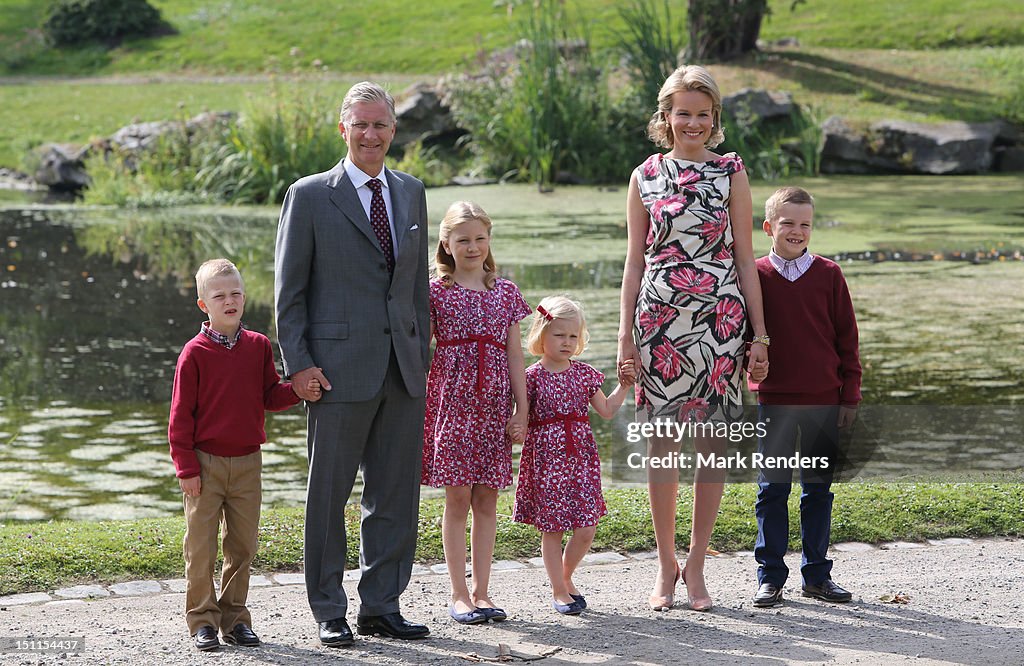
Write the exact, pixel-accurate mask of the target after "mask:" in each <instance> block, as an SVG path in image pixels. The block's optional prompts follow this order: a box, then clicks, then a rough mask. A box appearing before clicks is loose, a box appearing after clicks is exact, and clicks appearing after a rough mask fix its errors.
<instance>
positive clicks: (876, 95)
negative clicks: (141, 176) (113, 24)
mask: <svg viewBox="0 0 1024 666" xmlns="http://www.w3.org/2000/svg"><path fill="white" fill-rule="evenodd" d="M153 4H154V5H155V6H157V7H158V8H159V9H160V10H161V11H162V12H163V16H164V18H165V19H167V20H168V21H170V23H172V24H173V25H174V26H175V27H176V28H177V29H178V31H179V34H177V35H170V36H166V37H160V38H154V39H150V40H135V41H129V42H126V43H124V44H122V45H121V46H120V47H118V48H116V49H113V50H111V51H106V50H103V49H101V48H99V47H96V46H90V47H82V48H75V49H51V48H47V47H45V45H44V44H42V42H41V41H40V39H39V33H38V29H37V27H38V25H39V22H40V20H41V18H42V15H43V12H44V9H45V6H46V3H44V2H38V1H37V0H0V76H4V75H8V76H10V75H17V76H15V77H14V78H8V79H7V80H0V165H2V166H9V167H15V168H22V169H24V168H26V167H27V166H31V165H30V164H26V162H25V156H26V154H27V150H28V149H29V148H30V147H32V146H34V145H37V144H39V143H40V142H45V141H60V142H75V143H80V142H84V141H87V140H89V139H90V138H92V137H100V136H109V135H110V134H111V133H112V132H114V131H115V130H116V129H118V128H119V127H121V126H123V125H125V124H127V123H129V122H132V121H133V120H162V119H167V118H172V117H177V116H178V115H179V114H180V113H182V112H184V113H188V114H192V113H195V112H198V111H201V110H203V109H214V110H233V111H239V110H242V109H244V107H245V100H246V97H247V96H248V95H255V96H260V95H269V94H271V93H272V91H273V88H274V86H275V85H277V84H278V82H279V81H280V80H281V79H282V78H285V77H294V76H309V75H312V74H313V72H314V71H316V72H318V76H319V77H320V78H319V80H321V81H324V82H325V83H326V84H327V85H331V86H333V87H335V88H336V89H337V95H338V97H340V96H341V95H342V94H343V93H344V90H346V89H347V87H348V86H349V85H350V84H351V83H352V82H353V81H355V80H359V79H362V78H372V79H374V80H378V81H381V82H383V83H386V84H388V85H389V86H390V87H391V89H392V91H393V92H396V93H399V92H401V91H402V90H403V89H404V88H405V87H406V86H407V85H408V84H409V83H411V82H413V81H415V80H428V81H431V80H433V79H434V78H436V77H437V76H439V75H441V74H444V73H445V72H449V71H453V70H458V69H461V68H464V67H465V66H467V65H471V64H472V62H474V61H475V60H476V59H477V57H478V56H479V54H480V53H483V52H486V51H489V50H491V49H494V48H497V47H504V46H508V45H510V44H512V43H513V42H514V40H515V35H514V29H513V25H514V23H513V22H512V21H510V20H509V18H508V16H507V12H506V11H505V10H504V9H502V8H500V7H495V5H494V4H492V3H490V2H482V1H480V0H443V1H439V2H431V3H418V4H412V5H410V4H409V3H407V2H403V1H402V0H381V1H380V2H379V3H377V4H375V5H374V6H373V7H374V8H373V11H362V10H360V11H346V10H345V9H344V6H342V5H338V3H335V2H329V1H327V0H310V1H309V2H305V3H300V4H294V3H293V4H289V5H282V4H280V3H275V2H271V1H270V0H253V1H251V2H246V3H209V2H202V1H201V0H166V1H162V2H161V1H159V0H154V2H153ZM675 4H676V5H679V6H680V7H681V6H682V5H684V4H685V3H675ZM789 5H790V0H772V2H771V3H770V6H771V8H772V14H771V15H770V17H769V18H768V19H767V20H766V21H765V23H764V25H763V29H762V36H763V37H764V38H765V39H769V40H770V39H777V38H780V37H785V36H795V37H797V38H798V39H799V40H800V44H801V46H800V47H798V48H783V49H769V50H768V51H766V52H765V53H761V54H757V55H754V56H750V57H748V58H746V59H744V60H741V61H739V62H736V63H729V64H718V65H713V66H711V69H712V72H713V73H714V75H715V76H716V78H717V79H718V80H719V84H720V86H721V88H722V90H723V91H724V92H725V93H727V94H728V93H729V92H733V91H735V90H738V89H740V88H742V87H749V86H756V87H764V88H769V89H774V90H787V91H790V92H792V93H793V95H794V97H795V99H796V101H797V102H798V103H800V104H802V105H805V106H807V107H809V108H811V109H812V111H813V113H814V114H815V115H817V116H820V117H821V118H822V119H823V118H824V117H826V116H828V115H833V114H838V115H841V116H844V117H846V118H849V119H852V120H854V121H860V122H865V123H867V122H871V121H875V120H879V119H882V118H899V119H907V120H918V121H925V122H936V121H942V120H954V119H955V120H960V119H966V120H990V119H992V118H994V117H997V116H998V115H999V114H1000V113H1005V112H1006V111H1005V109H1006V106H1007V104H1008V102H1007V101H1006V100H1008V99H1010V97H1011V96H1014V95H1015V96H1016V99H1018V100H1019V98H1020V95H1021V90H1024V74H1022V72H1024V10H1022V9H1021V7H1022V5H1021V4H1020V3H1019V2H1016V1H1015V0H978V1H977V2H973V3H970V5H967V4H964V3H954V2H951V1H950V0H903V1H898V2H889V3H864V2H854V1H853V0H830V1H829V2H818V1H812V2H807V3H804V4H802V5H800V6H799V7H798V8H797V10H796V11H795V12H790V10H789ZM617 6H618V3H616V2H613V0H592V1H591V2H587V3H583V2H582V0H571V1H570V2H569V7H570V10H571V11H573V12H576V13H577V15H580V14H583V15H584V16H585V18H586V23H587V26H588V29H589V32H590V36H591V40H592V44H593V45H594V47H595V49H597V50H598V51H599V52H601V53H604V54H607V55H609V56H611V53H610V52H609V50H608V49H609V48H610V47H611V46H612V45H613V44H614V43H615V42H616V40H617V38H618V35H619V33H620V32H621V30H622V27H623V26H622V24H621V21H620V19H619V17H618V14H617V11H616V7H617ZM679 11H682V9H679ZM939 47H955V48H939ZM293 49H294V51H293ZM894 49H899V50H894ZM915 49H917V50H915ZM920 49H928V50H920ZM353 53H358V54H359V57H358V59H353V58H352V56H351V54H353ZM612 60H613V61H614V60H616V58H614V57H612ZM314 63H319V68H316V67H314ZM215 75H224V76H226V77H227V78H216V76H215ZM53 76H59V77H61V78H52V77H53ZM82 76H90V77H93V78H88V79H82V78H78V79H68V78H66V77H82ZM211 76H212V77H213V78H211ZM95 77H98V78H95ZM179 104H184V110H183V111H179V109H178V105H179ZM1017 105H1018V106H1019V101H1018V102H1017ZM1014 108H1015V107H1014ZM1012 112H1013V113H1018V114H1019V113H1021V112H1022V111H1021V110H1020V109H1016V110H1015V111H1012Z"/></svg>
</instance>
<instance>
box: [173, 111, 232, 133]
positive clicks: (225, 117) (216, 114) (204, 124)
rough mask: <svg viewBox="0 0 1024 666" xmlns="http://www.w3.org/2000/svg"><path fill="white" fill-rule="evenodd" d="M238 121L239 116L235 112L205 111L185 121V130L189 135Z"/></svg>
mask: <svg viewBox="0 0 1024 666" xmlns="http://www.w3.org/2000/svg"><path fill="white" fill-rule="evenodd" d="M236 120H238V114H237V113H235V112H234V111H204V112H202V113H200V114H197V115H195V116H193V117H192V118H189V119H188V120H186V121H185V129H186V130H188V133H189V134H194V133H195V132H196V131H197V130H200V129H205V128H208V127H213V126H215V125H229V124H231V123H233V122H235V121H236Z"/></svg>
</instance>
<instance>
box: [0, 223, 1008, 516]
mask: <svg viewBox="0 0 1024 666" xmlns="http://www.w3.org/2000/svg"><path fill="white" fill-rule="evenodd" d="M550 224H553V225H558V224H559V222H558V221H557V220H555V221H552V222H550V223H549V225H550ZM432 227H433V225H432ZM275 228H276V211H275V210H271V209H258V210H236V209H228V210H194V209H193V210H188V211H180V210H163V211H156V212H145V213H138V212H130V211H111V210H95V209H82V208H74V207H24V208H7V209H0V244H2V245H0V520H42V519H49V518H67V519H96V518H137V517H148V516H162V515H168V514H173V513H177V512H178V511H180V492H179V490H178V486H177V482H176V480H175V478H174V472H173V467H172V465H171V462H170V459H169V456H168V453H167V441H166V429H167V409H168V401H169V397H170V390H171V381H172V377H173V372H174V365H175V360H176V358H177V354H178V351H179V349H180V348H181V346H182V344H184V342H186V341H187V340H188V339H189V338H190V337H191V336H192V335H194V333H195V332H196V331H197V330H198V327H199V325H200V323H201V321H202V320H203V316H202V313H201V312H200V311H199V310H198V309H197V308H196V305H195V294H194V286H193V283H192V277H191V276H192V274H193V272H194V270H195V267H196V266H197V265H198V264H199V263H201V262H202V261H203V260H205V259H207V258H210V257H213V256H228V257H231V258H232V259H233V260H235V261H236V263H237V264H238V265H239V267H240V269H241V270H242V272H243V275H244V276H245V278H246V283H247V292H248V302H247V307H246V314H245V322H246V324H247V325H248V326H249V327H250V328H252V329H255V330H258V331H262V332H265V333H268V334H271V335H272V330H273V324H272V322H273V315H272V283H273V274H272V271H273V245H274V233H275ZM503 234H504V235H503V237H502V239H503V240H502V242H503V243H505V245H504V246H503V247H505V248H508V249H507V250H503V257H507V258H505V260H504V262H503V271H504V272H505V273H506V274H507V275H508V276H509V277H511V278H512V279H513V280H515V281H516V282H517V284H519V285H520V287H521V288H522V289H523V292H524V294H525V295H526V296H527V299H528V300H529V301H530V302H531V303H534V304H535V303H536V302H537V301H538V300H539V299H540V298H541V297H543V296H545V295H548V294H549V293H552V292H561V291H566V290H568V291H571V292H572V294H573V295H574V296H575V297H577V298H580V299H581V300H582V301H583V302H584V303H585V304H586V306H587V311H588V319H589V323H590V328H591V333H592V342H591V345H590V348H589V349H588V351H587V352H586V354H585V356H584V360H586V361H588V362H590V363H592V364H594V365H595V366H597V367H599V368H601V369H604V370H606V371H607V370H608V369H610V368H613V367H614V356H615V332H616V328H617V319H618V289H617V288H618V283H619V280H620V279H621V259H612V258H608V256H607V255H608V251H607V250H602V251H600V252H596V253H593V254H591V253H588V252H587V251H585V250H584V251H581V252H580V253H578V255H577V256H574V257H573V258H572V259H573V260H572V261H567V262H564V263H555V262H549V263H538V259H537V258H540V259H539V261H545V262H547V261H548V260H549V258H550V256H551V253H550V252H548V251H546V249H545V248H546V247H547V244H548V243H549V242H550V237H551V233H550V228H549V227H546V226H545V225H544V224H542V223H541V222H539V221H536V220H535V221H534V224H532V225H522V226H520V227H517V228H514V229H510V230H506V231H504V232H503ZM588 234H592V238H591V240H593V241H594V242H595V243H598V244H599V246H600V247H601V248H606V247H607V243H609V242H616V243H617V242H622V243H623V244H624V240H621V239H620V240H616V239H615V238H614V236H615V235H616V234H618V235H619V236H621V237H624V231H623V230H622V229H621V227H616V226H615V225H613V224H595V225H592V226H590V227H586V226H584V225H580V227H579V228H578V229H576V230H575V231H574V235H575V236H576V237H577V238H579V239H580V242H581V243H583V246H585V245H586V242H587V241H588ZM844 269H845V270H846V272H847V276H848V279H849V281H850V285H851V290H852V291H853V293H854V298H855V302H856V307H857V309H858V317H859V320H860V327H861V339H862V357H863V360H864V365H865V384H864V393H865V405H866V406H865V409H864V410H863V411H864V418H863V419H862V421H863V422H864V424H865V426H864V428H863V429H862V430H861V433H862V441H864V442H868V443H870V445H871V446H872V447H875V448H877V447H878V445H879V442H880V441H881V440H885V441H886V442H889V441H890V440H891V439H892V438H891V437H888V436H885V437H883V436H882V435H881V433H882V432H883V431H884V432H885V433H890V432H892V431H894V430H899V429H901V428H902V429H904V430H906V432H904V434H902V435H900V436H899V437H898V438H896V439H899V441H900V442H901V443H902V444H903V445H904V446H903V448H901V449H899V450H895V449H889V450H887V451H886V455H883V456H876V460H877V461H878V465H877V467H876V471H878V470H882V471H885V470H888V471H890V472H892V473H894V474H897V475H899V474H902V473H904V472H905V471H906V469H907V467H908V465H915V464H916V465H917V466H920V461H921V459H922V456H923V457H925V458H929V457H930V459H932V460H933V461H934V465H932V466H931V469H932V471H937V472H942V473H947V474H948V475H949V476H950V477H951V478H956V476H957V474H959V473H960V472H963V471H965V470H968V471H979V472H983V473H984V472H998V473H1003V475H1004V476H1005V473H1007V472H1009V473H1010V474H1011V478H1013V475H1016V477H1015V478H1017V479H1018V480H1020V479H1021V478H1024V477H1021V476H1020V470H1021V469H1024V464H1022V463H1021V460H1020V454H1019V453H1017V452H1016V449H1018V448H1019V444H1020V441H1021V438H1020V431H1021V426H1020V424H1021V422H1022V421H1021V417H1022V416H1024V414H1022V405H1024V388H1022V386H1021V382H1020V372H1019V367H1018V366H1019V363H1020V359H1021V358H1022V355H1021V352H1022V351H1024V348H1022V341H1024V322H1022V317H1021V314H1020V307H1019V294H1020V293H1022V287H1024V264H1022V263H1021V262H1019V261H1016V262H1014V261H1009V262H1005V261H1004V262H993V263H990V264H982V265H974V264H969V263H956V262H946V261H937V262H929V263H921V264H898V263H883V264H877V263H867V262H861V263H847V264H845V265H844ZM528 362H530V361H528ZM868 405H870V407H869V406H868ZM920 405H928V406H930V407H919V406H920ZM958 410H959V411H958ZM628 411H629V410H628V409H623V411H622V412H621V413H620V415H619V416H618V417H617V418H616V419H615V420H614V421H612V422H603V421H600V419H597V418H595V419H594V426H595V431H596V433H597V435H598V439H599V443H600V445H601V447H602V455H603V459H604V460H605V463H606V470H605V471H606V480H607V481H608V482H609V483H616V482H640V481H642V478H643V477H642V475H638V473H637V472H636V471H635V470H631V469H628V468H627V467H626V466H625V465H624V464H622V462H623V461H624V460H625V456H626V455H627V454H628V453H629V452H630V451H633V450H639V449H638V448H637V447H636V446H634V445H630V444H628V443H627V442H626V437H625V435H626V432H627V428H628V426H629V415H628ZM907 428H909V429H910V430H907ZM267 433H268V438H269V441H268V443H267V444H266V445H265V446H264V457H263V464H264V484H263V488H264V502H265V504H266V505H268V506H275V505H300V504H301V503H302V502H303V500H304V488H305V468H306V457H305V417H304V414H303V412H302V410H301V408H294V409H292V410H290V411H287V412H284V413H280V414H268V415H267ZM880 438H881V439H880ZM747 445H748V446H749V442H748V443H747ZM865 446H866V445H865ZM975 458H977V459H980V458H984V459H985V460H986V461H988V462H987V463H985V464H972V463H971V461H972V460H974V459H975Z"/></svg>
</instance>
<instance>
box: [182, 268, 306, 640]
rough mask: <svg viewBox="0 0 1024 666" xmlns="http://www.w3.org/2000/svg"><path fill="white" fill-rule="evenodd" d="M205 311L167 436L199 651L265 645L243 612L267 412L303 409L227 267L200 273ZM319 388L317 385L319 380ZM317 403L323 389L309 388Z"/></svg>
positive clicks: (188, 610)
mask: <svg viewBox="0 0 1024 666" xmlns="http://www.w3.org/2000/svg"><path fill="white" fill-rule="evenodd" d="M196 290H197V291H198V294H199V299H198V301H197V304H198V305H199V309H200V310H202V311H203V312H205V313H206V314H207V315H208V316H209V321H205V322H203V326H202V329H201V330H200V332H199V333H198V334H197V335H196V336H195V337H194V338H192V339H191V340H189V342H188V343H187V344H186V345H185V347H184V348H183V349H182V350H181V354H180V355H179V356H178V365H177V367H176V368H175V371H174V389H173V391H172V393H171V414H170V421H169V426H168V429H167V437H168V440H169V441H170V445H171V459H172V460H173V461H174V469H175V472H176V474H177V477H178V484H179V485H180V486H181V491H182V493H184V495H185V500H184V503H185V543H184V555H185V578H186V580H187V588H186V593H185V621H186V622H187V623H188V629H189V633H190V634H191V635H192V636H193V637H194V641H195V645H196V647H197V648H199V649H200V650H214V649H216V648H217V647H218V646H219V645H220V641H219V640H218V638H217V628H218V627H219V628H220V630H221V632H222V633H223V635H224V640H225V641H226V642H228V643H233V644H235V645H242V646H256V645H259V643H260V639H259V637H258V636H257V635H256V634H255V633H254V632H253V630H252V618H251V616H250V614H249V610H248V609H247V608H246V606H245V602H246V598H247V597H248V594H249V566H250V564H251V563H252V560H253V557H255V555H256V541H257V527H258V526H259V520H260V501H261V485H260V467H261V456H260V444H262V443H264V442H265V441H266V440H267V435H266V432H264V429H263V423H264V410H266V409H269V410H271V411H281V410H283V409H287V408H289V407H291V406H292V405H295V404H297V403H298V402H299V398H298V396H297V395H295V392H294V391H292V387H291V384H289V383H286V382H281V378H280V377H279V376H278V374H277V369H276V368H275V367H274V355H273V352H272V350H271V347H270V341H269V340H268V339H267V338H266V336H264V335H261V334H259V333H255V332H253V331H248V330H246V329H244V328H242V326H241V318H242V312H243V309H244V306H245V286H244V284H243V283H242V276H241V274H239V272H238V269H237V268H235V265H234V264H232V263H231V262H230V261H228V260H227V259H212V260H210V261H207V262H206V263H204V264H203V265H202V266H200V267H199V271H198V272H197V273H196ZM312 382H314V383H315V382H316V380H312ZM310 389H311V390H313V391H314V392H315V394H316V395H319V390H320V388H319V384H318V383H317V384H316V386H312V385H311V386H310ZM220 523H223V525H224V542H223V550H224V570H223V572H222V574H221V590H220V597H219V598H218V597H217V595H216V593H215V590H214V587H213V575H214V566H215V564H216V560H217V528H218V525H219V524H220Z"/></svg>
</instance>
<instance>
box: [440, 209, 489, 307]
mask: <svg viewBox="0 0 1024 666" xmlns="http://www.w3.org/2000/svg"><path fill="white" fill-rule="evenodd" d="M474 220H476V221H477V222H480V223H481V224H483V225H484V228H485V229H487V236H488V237H490V235H491V218H490V217H488V216H487V213H485V212H484V209H483V208H481V207H480V206H478V205H476V204H475V203H473V202H472V201H456V202H455V203H453V204H452V205H451V206H448V211H447V212H446V213H445V214H444V219H442V220H441V225H440V228H439V229H438V240H437V252H436V253H435V254H434V275H435V277H439V278H441V282H442V283H443V284H444V286H446V287H451V286H452V285H453V284H455V278H454V277H452V276H453V275H454V273H455V257H453V256H452V255H451V254H449V253H448V250H446V249H445V247H444V244H445V243H447V242H448V238H449V237H450V236H451V234H452V231H454V230H455V229H456V227H458V226H459V225H460V224H465V223H466V222H472V221H474ZM497 279H498V268H497V266H496V265H495V263H494V255H493V254H491V248H490V247H488V248H487V257H486V258H485V259H484V286H486V287H487V288H488V289H492V288H493V287H494V282H495V281H496V280H497Z"/></svg>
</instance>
